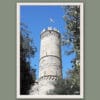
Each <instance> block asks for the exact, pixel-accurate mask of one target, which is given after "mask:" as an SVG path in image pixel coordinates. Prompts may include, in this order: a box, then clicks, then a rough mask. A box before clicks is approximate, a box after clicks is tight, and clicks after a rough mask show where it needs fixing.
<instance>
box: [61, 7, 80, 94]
mask: <svg viewBox="0 0 100 100" xmlns="http://www.w3.org/2000/svg"><path fill="white" fill-rule="evenodd" d="M64 11H65V16H64V20H65V23H66V30H67V31H66V33H65V34H64V38H63V41H62V44H63V45H64V46H68V45H71V47H72V48H71V49H70V50H69V51H66V54H67V55H70V54H72V53H74V54H75V58H74V59H72V61H71V63H72V64H73V66H72V69H71V70H69V71H68V72H67V74H68V75H69V77H67V79H66V81H67V85H66V86H67V88H69V90H70V91H68V92H67V93H69V94H79V93H80V6H65V7H64Z"/></svg>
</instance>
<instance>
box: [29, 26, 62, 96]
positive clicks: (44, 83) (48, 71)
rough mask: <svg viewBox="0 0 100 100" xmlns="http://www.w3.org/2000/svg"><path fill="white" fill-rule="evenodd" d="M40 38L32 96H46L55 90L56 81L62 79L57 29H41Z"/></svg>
mask: <svg viewBox="0 0 100 100" xmlns="http://www.w3.org/2000/svg"><path fill="white" fill-rule="evenodd" d="M40 38H41V45H40V62H39V80H38V83H36V84H37V85H36V86H34V87H35V88H34V87H33V89H35V90H34V92H35V93H33V94H38V95H47V94H49V93H50V91H52V90H54V89H55V86H54V83H55V82H56V80H57V79H58V78H62V63H61V48H60V33H59V31H58V30H57V29H55V28H54V29H52V28H51V27H48V29H43V31H42V32H41V35H40ZM37 87H38V88H37ZM36 90H38V92H37V91H36ZM31 94H32V93H31Z"/></svg>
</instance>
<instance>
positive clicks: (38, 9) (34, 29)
mask: <svg viewBox="0 0 100 100" xmlns="http://www.w3.org/2000/svg"><path fill="white" fill-rule="evenodd" d="M63 16H64V10H63V7H62V6H34V5H33V6H32V5H30V6H29V5H23V6H21V7H20V22H23V23H25V24H26V25H28V30H29V31H31V34H30V37H31V38H32V39H33V41H34V45H35V46H36V48H37V52H36V53H35V56H34V58H32V59H31V66H32V67H34V68H35V69H36V78H37V79H38V74H39V59H40V42H41V41H40V33H41V31H42V30H43V29H44V28H45V29H47V28H48V27H50V26H51V27H53V28H57V29H58V30H59V32H60V34H63V33H65V32H66V30H65V25H66V24H65V22H64V19H63ZM68 49H69V48H68V47H61V55H62V74H63V78H65V77H66V75H67V74H66V71H67V70H69V69H71V68H72V64H71V62H70V61H71V60H72V59H73V58H74V54H73V55H70V56H67V55H65V50H68Z"/></svg>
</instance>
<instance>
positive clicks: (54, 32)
mask: <svg viewBox="0 0 100 100" xmlns="http://www.w3.org/2000/svg"><path fill="white" fill-rule="evenodd" d="M50 35H54V36H56V37H58V38H60V34H59V30H57V29H56V28H52V27H48V28H47V29H43V30H42V32H41V39H42V38H44V37H46V36H50Z"/></svg>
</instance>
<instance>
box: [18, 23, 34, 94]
mask: <svg viewBox="0 0 100 100" xmlns="http://www.w3.org/2000/svg"><path fill="white" fill-rule="evenodd" d="M35 52H36V48H35V47H34V46H33V42H32V39H31V38H30V37H29V31H27V26H25V24H23V23H21V27H20V94H28V93H29V89H30V87H31V85H32V84H34V82H35V69H32V68H31V66H30V58H31V57H34V54H35Z"/></svg>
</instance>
